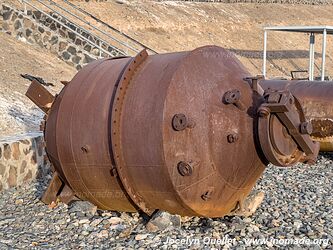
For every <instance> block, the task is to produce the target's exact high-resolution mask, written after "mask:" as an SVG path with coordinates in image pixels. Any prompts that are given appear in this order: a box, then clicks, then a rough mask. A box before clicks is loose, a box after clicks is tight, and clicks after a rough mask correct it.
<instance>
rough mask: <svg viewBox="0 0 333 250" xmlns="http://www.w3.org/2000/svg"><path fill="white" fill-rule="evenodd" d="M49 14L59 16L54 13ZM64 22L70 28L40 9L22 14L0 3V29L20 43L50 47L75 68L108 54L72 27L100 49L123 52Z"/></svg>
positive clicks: (116, 54) (118, 53)
mask: <svg viewBox="0 0 333 250" xmlns="http://www.w3.org/2000/svg"><path fill="white" fill-rule="evenodd" d="M51 15H52V16H53V17H55V18H57V19H61V18H60V17H58V16H57V15H56V14H51ZM1 19H2V20H1ZM66 25H68V26H69V27H70V28H66V27H64V26H61V25H60V24H59V23H57V22H55V21H54V20H52V19H51V18H49V17H48V16H46V15H45V14H43V13H41V12H40V11H31V10H28V11H27V13H26V14H25V13H24V12H23V11H20V10H17V9H15V8H13V7H10V6H8V5H5V4H3V5H2V9H1V11H0V31H2V32H5V33H7V34H9V35H12V36H14V37H16V38H17V39H19V40H21V41H23V42H27V43H29V44H37V45H39V46H40V47H43V48H46V49H48V50H50V51H51V52H52V53H54V54H56V55H58V57H59V58H60V59H62V60H64V61H65V62H67V63H68V64H70V65H72V66H74V67H75V68H76V69H77V70H79V69H81V68H82V66H84V65H85V64H87V63H89V62H91V61H93V60H95V59H97V58H98V57H100V56H101V57H108V56H109V55H108V54H106V53H100V50H99V49H98V48H97V47H94V46H93V45H91V44H90V43H89V42H87V41H85V40H84V39H82V38H80V37H79V36H77V35H76V34H75V33H74V32H73V31H74V30H75V31H76V32H78V33H79V34H82V36H84V37H86V38H87V39H89V40H90V41H92V42H97V43H99V44H101V47H103V49H105V50H107V51H109V52H110V53H111V54H112V55H114V56H118V55H124V54H125V53H120V52H119V51H116V50H115V49H114V48H113V47H110V46H107V45H106V44H103V43H101V42H100V41H98V39H97V38H96V37H94V36H93V35H91V34H88V33H87V32H84V31H83V30H82V29H80V28H79V27H76V26H75V25H74V24H71V23H69V22H66Z"/></svg>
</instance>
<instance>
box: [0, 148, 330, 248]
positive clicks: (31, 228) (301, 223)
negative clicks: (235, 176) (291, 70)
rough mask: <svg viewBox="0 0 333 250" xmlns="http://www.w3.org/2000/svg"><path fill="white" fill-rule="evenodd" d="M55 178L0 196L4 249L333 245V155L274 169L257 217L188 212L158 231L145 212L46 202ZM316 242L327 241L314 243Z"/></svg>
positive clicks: (261, 187) (0, 235)
mask: <svg viewBox="0 0 333 250" xmlns="http://www.w3.org/2000/svg"><path fill="white" fill-rule="evenodd" d="M50 178H51V177H50V176H49V175H48V176H46V178H44V180H39V181H38V182H34V183H32V184H30V185H28V186H25V187H21V188H18V189H10V190H7V191H4V192H2V193H1V194H0V208H1V210H0V249H7V248H25V249H27V248H47V249H68V248H74V249H80V248H81V249H92V248H114V247H116V248H117V249H129V248H142V249H143V248H150V249H157V248H161V249H169V248H171V249H172V248H174V249H176V248H180V249H188V248H191V249H202V248H205V249H212V248H219V249H220V248H225V249H228V248H231V249H245V248H247V249H254V248H256V249H268V248H269V249H273V248H274V249H276V248H281V249H323V248H326V249H332V248H333V238H332V237H333V213H332V206H333V195H332V189H333V154H322V155H321V156H320V157H319V159H318V161H317V164H316V165H314V166H305V165H302V164H299V165H297V166H296V167H294V168H277V167H273V166H269V167H268V168H267V170H266V172H265V174H264V176H263V178H262V179H261V180H260V181H259V182H258V185H257V187H256V188H257V189H258V190H262V191H264V192H265V194H266V196H265V199H264V201H263V203H262V205H261V206H260V208H259V209H258V210H257V211H256V213H255V214H254V215H253V216H252V217H250V218H240V217H226V218H223V219H221V218H218V219H208V218H198V217H193V218H189V217H182V218H181V219H182V224H181V226H173V227H169V228H167V229H166V230H164V231H162V232H158V233H152V232H149V231H148V229H147V228H148V227H147V228H146V227H145V223H146V222H147V218H146V217H145V216H143V215H139V214H138V213H133V214H130V213H117V212H103V211H97V212H96V211H95V210H94V209H93V208H92V209H91V208H89V206H88V209H84V206H82V205H80V204H82V202H76V203H74V204H72V205H70V206H66V205H64V204H61V203H60V204H59V205H58V206H57V207H55V208H50V207H48V206H46V205H44V204H43V203H41V202H40V200H39V199H40V196H41V194H42V192H43V190H44V189H45V187H46V184H47V182H48V181H49V180H50ZM78 204H79V205H78ZM216 239H220V241H219V240H216ZM251 239H252V240H253V239H262V240H265V239H266V240H268V242H259V241H258V242H259V243H258V242H257V243H258V244H255V243H253V242H252V243H251V242H247V241H250V240H251ZM281 239H289V240H301V241H300V242H301V244H298V243H297V242H293V243H288V242H282V240H281ZM305 239H307V240H308V241H310V240H311V242H308V243H307V244H305V243H306V242H305ZM315 239H322V240H323V241H322V244H312V243H314V242H315ZM181 240H182V241H181ZM302 241H303V242H302ZM261 243H262V244H261ZM284 243H285V245H284ZM294 243H295V244H294ZM303 243H304V244H303ZM309 243H311V244H312V245H309Z"/></svg>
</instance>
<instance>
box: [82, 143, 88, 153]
mask: <svg viewBox="0 0 333 250" xmlns="http://www.w3.org/2000/svg"><path fill="white" fill-rule="evenodd" d="M81 150H82V152H83V153H88V152H89V146H88V145H84V146H82V147H81Z"/></svg>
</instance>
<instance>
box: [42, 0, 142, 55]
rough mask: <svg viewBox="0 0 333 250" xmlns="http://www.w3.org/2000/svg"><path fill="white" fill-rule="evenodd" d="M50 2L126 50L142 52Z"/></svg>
mask: <svg viewBox="0 0 333 250" xmlns="http://www.w3.org/2000/svg"><path fill="white" fill-rule="evenodd" d="M48 1H49V2H50V3H51V4H53V5H55V6H57V7H58V8H59V9H61V10H63V11H65V12H66V13H68V14H69V15H71V16H73V17H75V18H77V19H78V20H80V21H81V22H83V23H85V24H87V25H89V26H90V27H91V28H93V29H94V30H97V31H99V32H101V33H102V34H104V35H105V36H107V37H109V38H110V39H112V40H113V41H115V42H117V43H119V44H121V45H123V46H124V47H126V48H129V49H130V50H131V51H133V52H135V53H139V52H140V50H137V49H135V48H133V47H131V46H129V45H128V44H126V43H124V42H122V41H120V40H118V39H117V38H114V37H113V36H111V35H109V34H108V33H106V32H105V31H103V30H101V29H99V28H98V27H96V26H94V25H92V24H91V23H89V22H87V21H86V20H84V19H82V18H81V17H79V16H77V15H75V14H73V13H72V12H70V11H68V10H67V9H66V8H64V7H62V6H60V5H59V4H57V3H56V2H54V1H52V0H48ZM79 27H80V28H82V27H81V26H79ZM82 29H83V28H82ZM83 30H84V29H83ZM94 36H95V37H97V38H98V39H100V40H101V41H102V42H103V43H105V44H108V42H106V41H105V40H103V39H102V38H100V37H98V36H96V35H94ZM110 46H111V45H110Z"/></svg>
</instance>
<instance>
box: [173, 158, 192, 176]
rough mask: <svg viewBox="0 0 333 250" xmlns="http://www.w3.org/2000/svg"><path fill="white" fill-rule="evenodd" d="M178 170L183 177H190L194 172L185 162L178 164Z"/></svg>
mask: <svg viewBox="0 0 333 250" xmlns="http://www.w3.org/2000/svg"><path fill="white" fill-rule="evenodd" d="M177 169H178V172H179V174H180V175H181V176H190V175H192V172H193V169H192V166H191V165H190V164H188V163H186V162H184V161H181V162H179V163H178V164H177Z"/></svg>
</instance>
